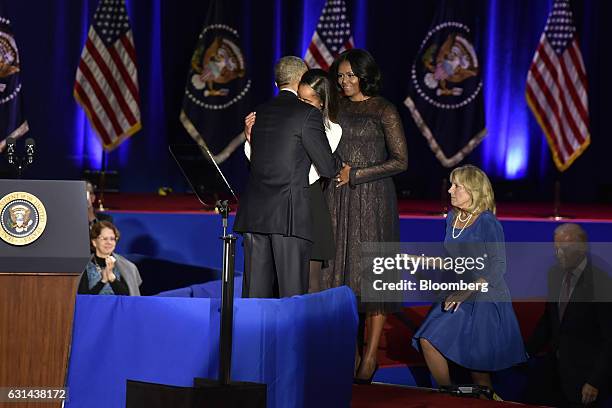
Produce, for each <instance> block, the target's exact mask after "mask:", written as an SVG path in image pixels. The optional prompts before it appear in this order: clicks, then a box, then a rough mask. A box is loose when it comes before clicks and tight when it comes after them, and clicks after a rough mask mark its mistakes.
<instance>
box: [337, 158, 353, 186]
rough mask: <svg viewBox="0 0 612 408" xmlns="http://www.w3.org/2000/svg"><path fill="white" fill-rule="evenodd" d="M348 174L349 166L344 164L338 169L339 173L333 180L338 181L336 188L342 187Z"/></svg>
mask: <svg viewBox="0 0 612 408" xmlns="http://www.w3.org/2000/svg"><path fill="white" fill-rule="evenodd" d="M350 175H351V166H349V165H348V164H345V165H344V167H342V169H341V170H340V173H338V174H337V175H336V177H335V180H336V181H337V182H338V184H336V188H338V187H342V186H343V185H345V184H346V183H348V182H349V177H350Z"/></svg>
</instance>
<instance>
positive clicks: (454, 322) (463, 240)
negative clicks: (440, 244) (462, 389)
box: [412, 211, 526, 371]
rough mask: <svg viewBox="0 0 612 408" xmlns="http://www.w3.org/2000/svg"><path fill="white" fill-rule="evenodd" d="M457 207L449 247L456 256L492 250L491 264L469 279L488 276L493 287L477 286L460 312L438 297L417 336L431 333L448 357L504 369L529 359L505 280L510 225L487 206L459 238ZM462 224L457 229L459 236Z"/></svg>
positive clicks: (416, 340)
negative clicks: (478, 289) (449, 308)
mask: <svg viewBox="0 0 612 408" xmlns="http://www.w3.org/2000/svg"><path fill="white" fill-rule="evenodd" d="M454 217H455V212H452V211H451V212H450V213H449V214H448V217H447V219H446V236H445V238H444V247H445V248H446V250H447V252H448V254H449V256H451V257H460V256H461V257H479V256H483V255H484V254H486V257H485V258H486V262H485V268H483V269H482V270H480V271H479V270H474V271H472V272H471V275H467V273H466V274H465V276H461V279H463V280H471V281H475V280H477V279H479V278H484V279H485V280H486V281H487V282H488V292H476V293H475V294H473V295H472V296H470V298H469V299H468V300H467V301H465V302H463V303H462V304H461V305H460V306H459V309H458V310H457V311H455V312H450V311H448V312H445V311H444V309H443V306H444V305H443V302H440V303H435V304H434V305H433V306H432V308H431V310H430V311H429V314H428V315H427V317H426V319H425V321H424V322H423V324H422V325H421V327H420V328H419V330H418V331H417V332H416V334H415V335H414V337H413V339H412V345H413V346H414V347H415V348H416V349H418V350H420V344H419V339H420V338H425V339H427V340H428V341H429V342H430V343H431V344H432V345H433V346H434V347H435V348H436V349H437V350H438V351H439V352H440V353H442V355H444V357H446V358H447V359H448V360H451V361H453V362H455V363H457V364H459V365H460V366H463V367H466V368H468V369H471V370H474V371H498V370H502V369H504V368H508V367H511V366H513V365H515V364H518V363H521V362H524V361H525V360H526V353H525V349H524V346H523V340H522V338H521V332H520V329H519V325H518V322H517V320H516V315H515V314H514V309H513V308H512V303H511V299H510V292H509V290H508V287H507V285H506V282H505V280H504V274H505V272H506V255H505V244H504V241H505V240H504V231H503V229H502V226H501V224H500V223H499V221H497V218H495V215H494V214H493V213H491V212H490V211H485V212H483V213H481V214H480V216H479V217H478V218H477V219H476V221H474V223H473V224H472V225H470V226H468V227H466V228H465V229H464V230H463V232H461V234H460V235H459V236H458V237H457V238H453V223H454ZM457 233H459V229H456V230H455V236H457Z"/></svg>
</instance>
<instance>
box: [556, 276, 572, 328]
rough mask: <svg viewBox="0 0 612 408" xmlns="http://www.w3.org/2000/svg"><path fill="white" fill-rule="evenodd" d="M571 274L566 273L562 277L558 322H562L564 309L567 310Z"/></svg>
mask: <svg viewBox="0 0 612 408" xmlns="http://www.w3.org/2000/svg"><path fill="white" fill-rule="evenodd" d="M572 277H573V275H572V273H571V272H567V273H566V274H565V276H564V277H563V284H562V285H561V294H560V295H559V321H560V322H561V321H563V315H564V314H565V309H566V308H567V304H568V302H569V300H570V295H571V290H572Z"/></svg>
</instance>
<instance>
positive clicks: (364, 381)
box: [353, 363, 378, 385]
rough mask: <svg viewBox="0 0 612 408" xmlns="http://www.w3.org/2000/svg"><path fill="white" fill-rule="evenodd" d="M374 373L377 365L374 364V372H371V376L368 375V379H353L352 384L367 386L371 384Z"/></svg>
mask: <svg viewBox="0 0 612 408" xmlns="http://www.w3.org/2000/svg"><path fill="white" fill-rule="evenodd" d="M376 371H378V363H376V366H375V367H374V371H372V375H370V378H365V379H364V378H357V377H355V378H353V384H359V385H368V384H372V380H373V379H374V376H375V375H376Z"/></svg>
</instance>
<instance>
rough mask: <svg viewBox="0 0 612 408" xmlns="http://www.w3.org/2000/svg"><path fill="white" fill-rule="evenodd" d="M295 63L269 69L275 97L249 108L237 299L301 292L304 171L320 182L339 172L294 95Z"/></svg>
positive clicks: (299, 65)
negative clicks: (252, 116) (253, 115)
mask: <svg viewBox="0 0 612 408" xmlns="http://www.w3.org/2000/svg"><path fill="white" fill-rule="evenodd" d="M307 69H308V68H307V66H306V64H305V63H304V61H303V60H302V59H300V58H298V57H283V58H281V59H280V60H279V61H278V62H277V64H276V66H275V67H274V76H275V80H276V84H277V86H278V87H279V89H280V92H279V94H278V96H277V97H276V98H274V99H272V100H271V101H269V102H267V103H265V104H263V105H262V106H260V107H259V108H258V109H257V121H256V122H255V125H254V126H253V128H252V131H251V132H252V138H251V173H250V175H249V182H248V186H247V190H246V193H245V194H243V196H242V197H241V200H240V206H239V208H238V212H237V214H236V221H235V223H234V231H236V232H240V233H243V237H244V278H243V279H244V280H243V289H242V293H243V297H274V296H275V295H276V293H274V284H275V281H276V283H277V284H278V295H280V297H286V296H293V295H299V294H304V293H306V292H307V291H308V270H309V259H310V252H311V247H312V231H311V222H312V221H311V219H310V198H309V194H308V186H309V184H308V171H309V168H310V165H311V163H314V165H315V166H316V168H317V171H318V172H319V174H320V175H321V176H322V177H333V176H335V175H336V174H337V173H338V171H339V170H340V167H341V161H340V159H339V158H338V157H336V156H332V153H331V149H330V147H329V143H328V142H327V138H326V136H325V130H324V127H323V117H322V115H321V112H320V111H319V110H318V109H316V108H314V107H312V106H310V105H308V104H306V103H304V102H301V101H300V100H299V99H298V97H297V89H298V85H299V82H300V79H301V77H302V75H303V74H304V72H306V70H307Z"/></svg>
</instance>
